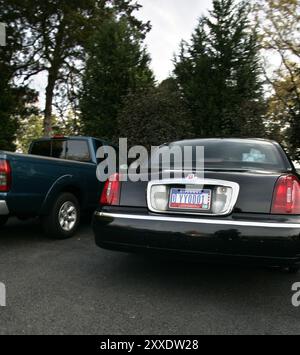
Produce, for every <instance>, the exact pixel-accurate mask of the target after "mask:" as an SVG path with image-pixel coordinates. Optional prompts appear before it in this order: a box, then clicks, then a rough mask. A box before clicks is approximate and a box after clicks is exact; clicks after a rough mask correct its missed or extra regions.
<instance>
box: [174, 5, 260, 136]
mask: <svg viewBox="0 0 300 355" xmlns="http://www.w3.org/2000/svg"><path fill="white" fill-rule="evenodd" d="M249 10H250V9H249V5H248V4H247V3H246V2H242V3H238V4H236V3H235V2H234V0H214V2H213V10H212V11H211V12H210V16H207V17H201V19H200V21H199V25H198V27H197V28H196V30H195V32H194V34H193V36H192V40H191V44H187V43H185V42H182V44H181V53H180V55H179V57H178V58H176V62H175V76H176V79H177V81H178V84H179V86H180V88H181V90H182V94H183V97H184V98H185V100H186V102H187V104H188V106H189V107H190V109H191V111H192V117H193V125H194V129H195V133H196V134H197V135H198V136H200V137H204V136H262V135H264V126H263V119H262V117H263V113H264V109H265V106H264V102H263V90H262V82H261V80H260V75H261V71H260V65H259V55H258V52H259V47H258V44H257V35H256V33H255V31H254V30H253V29H251V26H250V22H249V19H248V13H249Z"/></svg>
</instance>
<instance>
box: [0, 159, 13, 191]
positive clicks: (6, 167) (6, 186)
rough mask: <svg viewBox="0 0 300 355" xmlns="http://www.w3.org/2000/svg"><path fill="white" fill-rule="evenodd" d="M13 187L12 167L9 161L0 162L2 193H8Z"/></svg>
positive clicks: (0, 186)
mask: <svg viewBox="0 0 300 355" xmlns="http://www.w3.org/2000/svg"><path fill="white" fill-rule="evenodd" d="M10 186H11V167H10V164H9V162H8V161H7V160H0V192H8V191H9V190H10Z"/></svg>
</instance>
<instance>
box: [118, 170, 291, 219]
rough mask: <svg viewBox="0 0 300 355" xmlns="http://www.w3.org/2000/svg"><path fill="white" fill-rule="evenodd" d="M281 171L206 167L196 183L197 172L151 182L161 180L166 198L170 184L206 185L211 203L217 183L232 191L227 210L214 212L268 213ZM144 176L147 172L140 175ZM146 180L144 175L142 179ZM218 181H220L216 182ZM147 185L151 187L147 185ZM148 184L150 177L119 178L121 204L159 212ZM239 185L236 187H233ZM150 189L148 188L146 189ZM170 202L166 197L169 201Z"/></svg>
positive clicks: (185, 211)
mask: <svg viewBox="0 0 300 355" xmlns="http://www.w3.org/2000/svg"><path fill="white" fill-rule="evenodd" d="M283 174H284V172H272V171H270V172H266V171H246V170H244V171H226V170H215V171H214V170H207V171H205V173H204V182H203V181H202V179H201V178H200V179H199V180H198V181H199V183H198V185H197V174H194V175H195V179H194V180H193V179H190V180H186V179H182V180H181V181H179V180H178V179H176V181H175V180H174V181H173V183H171V182H170V180H169V179H162V180H160V181H159V183H158V181H157V180H155V182H154V185H155V184H156V185H157V184H160V185H163V186H166V187H167V188H168V189H167V195H166V197H165V198H167V199H169V196H170V191H171V188H177V189H196V190H198V189H205V190H211V191H212V196H211V198H212V204H213V203H214V200H213V196H214V195H215V194H216V189H217V188H218V187H222V186H227V187H229V188H232V187H233V190H235V191H233V193H231V194H228V198H230V199H231V201H230V203H229V208H228V209H227V211H226V213H224V211H223V213H215V214H221V215H224V214H229V213H231V212H232V211H235V212H239V213H243V212H245V213H270V211H271V205H272V198H273V192H274V188H275V184H276V182H277V180H278V178H279V177H280V176H281V175H283ZM143 178H144V179H145V178H146V176H143ZM145 180H146V179H145ZM218 181H219V183H218ZM149 186H150V187H149ZM151 186H153V180H152V181H150V182H149V183H148V182H147V181H139V182H132V181H126V182H122V187H121V198H120V205H121V206H128V207H148V208H149V209H150V210H151V211H152V212H159V211H157V210H155V208H154V209H153V206H152V204H151V201H150V196H151ZM237 186H238V189H237V188H236V187H237ZM149 190H150V192H149ZM168 202H169V201H168ZM169 207H170V206H169V204H168V208H167V209H166V210H165V211H160V212H164V213H173V212H176V213H188V214H199V213H201V214H204V213H205V214H207V215H209V214H210V215H212V214H214V213H212V210H209V211H203V210H200V211H197V210H195V209H193V210H186V209H177V210H176V211H175V210H173V209H170V208H169Z"/></svg>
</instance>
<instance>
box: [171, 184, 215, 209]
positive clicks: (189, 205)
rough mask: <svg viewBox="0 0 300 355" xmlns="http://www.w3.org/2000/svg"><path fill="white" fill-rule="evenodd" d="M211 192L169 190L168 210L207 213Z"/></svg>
mask: <svg viewBox="0 0 300 355" xmlns="http://www.w3.org/2000/svg"><path fill="white" fill-rule="evenodd" d="M210 206H211V190H199V189H194V190H191V189H171V191H170V198H169V208H174V209H188V210H201V211H208V210H210Z"/></svg>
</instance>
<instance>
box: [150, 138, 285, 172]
mask: <svg viewBox="0 0 300 355" xmlns="http://www.w3.org/2000/svg"><path fill="white" fill-rule="evenodd" d="M174 146H180V147H181V148H183V147H192V148H193V149H192V151H193V158H192V159H191V160H190V161H186V160H185V164H186V167H191V168H192V167H194V166H195V162H196V147H203V148H204V165H205V168H220V169H245V170H246V169H253V168H255V169H263V170H268V169H269V170H284V169H286V163H285V161H284V160H283V158H282V155H281V154H280V152H279V150H278V148H277V147H276V146H275V145H274V144H273V143H271V142H267V141H256V140H221V139H216V140H214V139H212V140H205V139H204V140H197V141H193V140H192V141H182V142H175V143H171V144H170V145H169V147H170V148H171V147H174ZM155 154H157V153H155ZM152 160H155V159H153V157H152ZM171 165H172V162H171ZM171 167H172V166H171Z"/></svg>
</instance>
